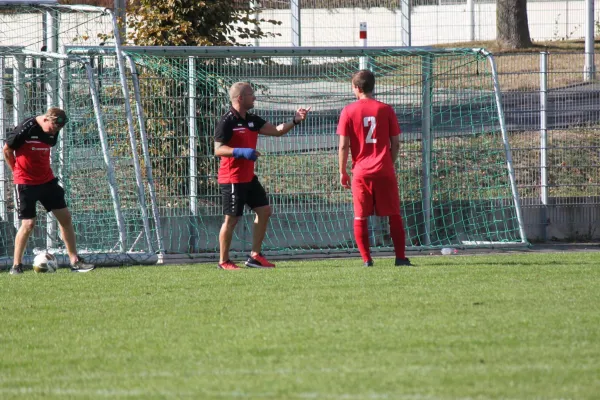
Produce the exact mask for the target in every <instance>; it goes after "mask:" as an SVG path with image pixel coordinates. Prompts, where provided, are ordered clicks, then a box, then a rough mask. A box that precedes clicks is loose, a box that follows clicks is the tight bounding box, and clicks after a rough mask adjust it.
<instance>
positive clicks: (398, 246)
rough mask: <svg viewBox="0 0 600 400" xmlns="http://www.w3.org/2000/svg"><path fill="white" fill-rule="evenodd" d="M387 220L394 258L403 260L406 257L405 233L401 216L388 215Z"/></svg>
mask: <svg viewBox="0 0 600 400" xmlns="http://www.w3.org/2000/svg"><path fill="white" fill-rule="evenodd" d="M389 221H390V236H391V237H392V242H393V243H394V253H396V258H400V259H402V260H403V259H405V258H406V234H405V233H404V224H403V223H402V217H401V216H400V215H390V217H389ZM355 224H356V222H355ZM355 226H356V225H355ZM355 229H356V228H355ZM361 254H362V253H361Z"/></svg>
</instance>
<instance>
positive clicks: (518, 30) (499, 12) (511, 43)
mask: <svg viewBox="0 0 600 400" xmlns="http://www.w3.org/2000/svg"><path fill="white" fill-rule="evenodd" d="M496 42H497V43H498V45H499V46H500V47H503V48H509V49H521V48H525V47H531V46H532V43H531V37H530V36H529V24H528V22H527V0H497V2H496Z"/></svg>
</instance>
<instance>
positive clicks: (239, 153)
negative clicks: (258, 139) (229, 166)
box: [233, 147, 258, 161]
mask: <svg viewBox="0 0 600 400" xmlns="http://www.w3.org/2000/svg"><path fill="white" fill-rule="evenodd" d="M233 158H245V159H246V160H250V161H256V159H257V158H258V155H257V154H256V150H254V149H251V148H248V147H236V148H235V149H233Z"/></svg>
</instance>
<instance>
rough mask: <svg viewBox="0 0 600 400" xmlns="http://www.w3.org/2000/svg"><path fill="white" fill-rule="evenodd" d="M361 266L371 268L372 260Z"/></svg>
mask: <svg viewBox="0 0 600 400" xmlns="http://www.w3.org/2000/svg"><path fill="white" fill-rule="evenodd" d="M363 265H364V266H365V267H372V266H373V260H369V261H365V263H364V264H363Z"/></svg>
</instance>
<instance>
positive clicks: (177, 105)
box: [123, 0, 281, 206]
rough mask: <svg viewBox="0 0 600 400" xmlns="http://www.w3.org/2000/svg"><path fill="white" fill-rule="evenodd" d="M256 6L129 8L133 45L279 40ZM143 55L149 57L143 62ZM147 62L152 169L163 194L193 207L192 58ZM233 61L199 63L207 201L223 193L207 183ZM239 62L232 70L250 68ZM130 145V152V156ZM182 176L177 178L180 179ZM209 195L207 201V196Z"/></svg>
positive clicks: (225, 0) (199, 162)
mask: <svg viewBox="0 0 600 400" xmlns="http://www.w3.org/2000/svg"><path fill="white" fill-rule="evenodd" d="M249 4H250V2H249V1H244V2H242V1H236V0H234V1H231V0H211V1H199V0H136V1H134V2H130V3H129V4H128V7H127V26H128V29H127V32H128V33H127V39H128V43H129V44H135V45H138V46H231V45H238V44H239V39H254V38H263V37H268V36H272V34H270V33H267V32H264V31H262V30H261V29H260V27H259V26H258V24H259V23H260V22H267V23H271V24H274V25H277V24H281V23H280V22H278V21H273V20H268V21H265V20H262V19H261V20H259V19H256V17H255V15H256V12H257V11H258V10H257V9H255V8H252V7H250V6H249ZM140 57H142V56H140ZM141 60H142V62H139V63H138V65H137V67H138V73H139V78H140V86H141V91H142V93H147V94H151V95H150V96H148V97H147V98H144V100H143V108H144V115H145V117H146V128H147V131H148V137H149V148H150V153H151V157H152V169H153V172H154V177H155V185H156V187H157V189H158V190H157V191H158V192H160V193H162V194H163V195H165V196H167V197H170V198H173V199H180V200H178V201H179V206H183V203H184V202H186V201H189V190H190V180H189V177H187V176H186V172H185V171H189V162H190V158H189V157H188V156H189V141H188V139H189V119H188V118H187V116H188V113H189V104H190V103H189V101H190V98H189V96H188V89H189V81H188V76H189V71H188V68H189V64H188V57H147V58H143V59H141ZM228 63H231V60H225V59H204V58H202V59H198V60H196V64H195V74H196V77H197V79H196V83H195V84H196V93H197V98H196V101H195V107H196V110H195V113H194V114H195V115H196V116H197V117H196V118H195V123H196V132H198V135H199V137H198V141H197V154H199V157H197V158H196V167H197V170H198V171H199V174H198V177H197V178H196V187H197V190H198V193H199V194H201V195H209V194H210V193H215V192H216V191H217V190H218V188H217V182H216V180H214V179H212V178H207V177H209V176H211V175H212V174H213V173H214V171H215V170H216V165H217V163H218V160H217V159H216V158H215V157H214V156H213V145H212V140H210V137H211V136H212V132H213V131H214V123H215V121H216V120H218V117H219V116H220V114H221V113H223V112H224V110H225V109H226V108H227V106H228V97H227V90H228V88H229V86H230V85H231V83H233V81H232V79H233V78H232V77H231V76H229V75H224V74H223V75H219V74H216V73H215V72H214V71H215V70H218V66H220V65H223V66H226V65H227V64H228ZM243 67H244V65H243V64H241V65H240V63H239V61H235V62H233V63H232V65H230V66H226V68H229V71H232V70H235V68H243ZM126 151H127V149H126V147H124V148H123V152H126ZM174 172H175V173H174ZM200 197H202V196H200Z"/></svg>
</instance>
